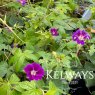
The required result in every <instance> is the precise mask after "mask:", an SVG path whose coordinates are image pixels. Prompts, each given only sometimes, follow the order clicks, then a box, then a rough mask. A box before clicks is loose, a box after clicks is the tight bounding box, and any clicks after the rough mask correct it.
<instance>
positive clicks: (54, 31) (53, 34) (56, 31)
mask: <svg viewBox="0 0 95 95" xmlns="http://www.w3.org/2000/svg"><path fill="white" fill-rule="evenodd" d="M50 32H51V34H52V36H58V35H59V33H58V29H56V28H51V29H50Z"/></svg>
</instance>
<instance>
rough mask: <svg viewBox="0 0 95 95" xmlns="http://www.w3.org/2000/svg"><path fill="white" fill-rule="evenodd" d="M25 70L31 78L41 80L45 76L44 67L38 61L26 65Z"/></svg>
mask: <svg viewBox="0 0 95 95" xmlns="http://www.w3.org/2000/svg"><path fill="white" fill-rule="evenodd" d="M24 72H25V73H26V75H27V78H28V79H29V80H41V79H42V77H43V76H44V69H43V68H42V67H41V66H40V64H38V63H35V62H33V63H31V64H27V65H26V66H25V67H24Z"/></svg>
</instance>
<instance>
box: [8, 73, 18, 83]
mask: <svg viewBox="0 0 95 95" xmlns="http://www.w3.org/2000/svg"><path fill="white" fill-rule="evenodd" d="M19 81H20V79H19V78H18V76H17V75H16V74H12V75H11V77H10V80H9V82H10V83H16V82H19Z"/></svg>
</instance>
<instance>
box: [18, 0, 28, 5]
mask: <svg viewBox="0 0 95 95" xmlns="http://www.w3.org/2000/svg"><path fill="white" fill-rule="evenodd" d="M17 2H20V3H21V4H22V6H24V5H25V4H26V2H27V0H17Z"/></svg>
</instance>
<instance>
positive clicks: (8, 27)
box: [0, 18, 24, 42]
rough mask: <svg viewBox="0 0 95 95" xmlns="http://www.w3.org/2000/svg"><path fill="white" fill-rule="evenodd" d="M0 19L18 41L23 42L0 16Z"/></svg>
mask: <svg viewBox="0 0 95 95" xmlns="http://www.w3.org/2000/svg"><path fill="white" fill-rule="evenodd" d="M0 21H1V22H2V23H3V24H4V25H5V26H6V27H7V28H8V29H9V30H10V31H11V32H12V33H13V34H14V35H15V36H16V37H17V38H18V39H19V40H20V41H22V42H24V41H23V40H22V39H21V38H20V37H19V36H18V35H17V34H16V33H15V32H14V31H13V29H12V28H11V27H10V26H8V24H7V23H6V22H5V21H3V20H2V19H1V18H0Z"/></svg>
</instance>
